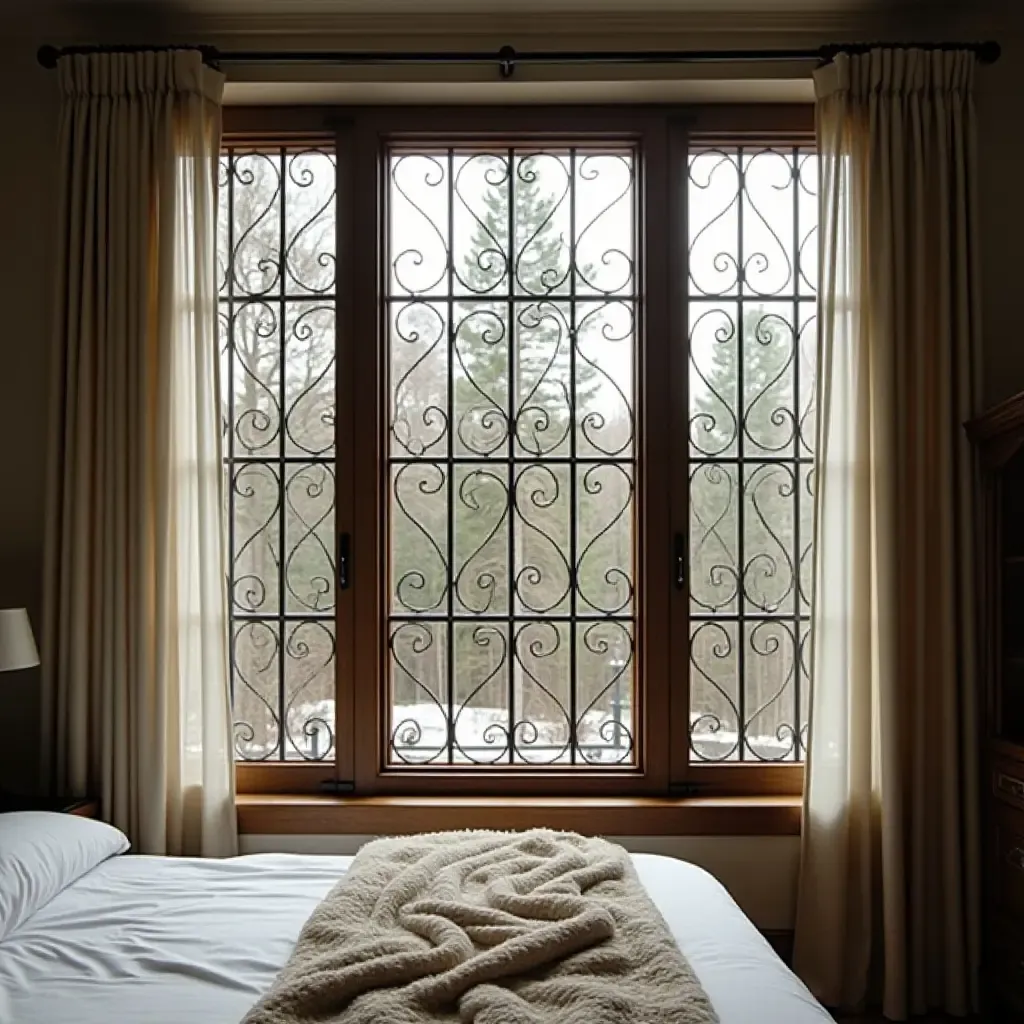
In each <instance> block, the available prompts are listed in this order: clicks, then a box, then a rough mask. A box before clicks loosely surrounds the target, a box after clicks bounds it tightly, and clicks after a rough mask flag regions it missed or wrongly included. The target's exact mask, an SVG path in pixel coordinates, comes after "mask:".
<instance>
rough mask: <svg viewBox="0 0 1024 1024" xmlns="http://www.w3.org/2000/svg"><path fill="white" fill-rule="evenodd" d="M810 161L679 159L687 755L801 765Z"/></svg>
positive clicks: (763, 154) (810, 390)
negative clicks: (683, 167) (684, 216)
mask: <svg viewBox="0 0 1024 1024" xmlns="http://www.w3.org/2000/svg"><path fill="white" fill-rule="evenodd" d="M816 180H817V157H816V155H815V154H814V153H813V151H810V150H804V149H800V148H783V149H777V148H765V147H736V148H715V149H707V150H698V151H696V152H694V153H691V155H690V158H689V187H688V209H689V217H688V222H689V279H688V294H689V339H688V345H689V364H690V371H689V404H690V408H689V448H688V450H689V458H690V467H689V478H690V507H689V514H690V549H689V562H690V565H689V581H690V615H691V629H690V753H691V758H692V759H693V760H698V761H735V760H744V761H767V760H771V761H784V760H790V761H792V760H802V759H803V756H804V751H805V749H806V728H807V726H806V713H807V690H808V687H809V678H808V671H807V661H808V657H807V656H808V654H809V646H808V643H807V633H808V629H809V615H810V604H809V597H810V572H811V537H812V529H813V503H814V494H813V486H814V474H813V445H814V430H815V408H814V373H815V365H814V364H815V359H814V345H815V338H814V304H815V284H816V267H815V262H816V259H817V256H816V251H817V250H816V246H817V219H816V218H817V205H816V203H817V200H816V195H815V183H816Z"/></svg>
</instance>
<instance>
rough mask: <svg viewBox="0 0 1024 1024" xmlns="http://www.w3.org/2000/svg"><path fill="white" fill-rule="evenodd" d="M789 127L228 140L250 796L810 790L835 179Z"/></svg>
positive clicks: (437, 126) (236, 638)
mask: <svg viewBox="0 0 1024 1024" xmlns="http://www.w3.org/2000/svg"><path fill="white" fill-rule="evenodd" d="M275 117H276V119H277V121H278V124H280V123H281V117H282V115H281V113H280V112H277V113H276V114H275ZM719 120H721V118H720V117H719ZM749 120H750V118H749V117H745V123H749ZM770 127H771V126H770V125H769V128H770ZM787 132H788V134H786V135H785V136H784V137H783V135H782V133H780V132H779V131H772V132H770V133H767V134H765V135H764V136H763V141H759V140H758V139H757V138H756V137H753V136H752V135H751V133H750V131H749V127H747V128H745V130H744V132H743V134H742V139H740V137H738V136H737V137H733V138H730V137H729V136H728V134H725V135H723V133H722V132H721V131H720V130H719V129H718V128H716V129H715V135H714V136H712V135H701V133H700V132H699V131H695V130H693V128H692V127H691V128H690V130H689V132H688V133H687V132H684V131H683V130H682V129H680V128H679V127H678V126H677V125H676V124H675V123H673V122H672V121H671V120H670V119H669V118H667V117H665V116H662V115H661V114H656V113H652V112H651V111H650V110H647V111H639V110H636V111H633V110H631V109H630V108H618V109H616V110H614V111H604V112H599V111H588V112H586V113H580V112H561V113H559V112H555V111H543V112H542V111H517V112H512V111H509V112H501V113H499V112H480V111H476V112H473V111H470V112H467V111H461V112H455V113H454V114H453V115H452V116H451V117H448V116H446V115H445V114H444V113H443V112H438V111H435V112H433V113H432V114H430V115H424V114H422V113H417V112H408V111H406V112H401V113H399V112H394V113H389V112H369V111H367V112H361V113H358V114H357V115H356V116H355V117H354V119H353V120H352V121H351V122H350V124H349V125H348V126H347V127H346V129H344V130H343V131H342V132H341V133H340V134H338V135H336V136H333V137H329V136H309V135H303V136H301V138H300V137H299V136H298V135H297V133H295V132H293V133H291V134H285V135H283V136H278V137H277V138H276V139H275V138H274V137H272V136H269V135H268V136H266V137H265V138H260V137H259V136H258V135H256V136H253V134H252V133H251V132H248V133H247V135H246V137H245V138H242V137H237V138H232V137H231V136H230V134H229V135H228V136H227V142H226V145H225V150H224V154H223V158H222V167H221V191H220V195H221V231H220V236H221V242H220V257H221V275H222V276H221V282H220V303H221V329H222V341H223V348H222V350H223V381H224V451H225V489H226V493H227V500H228V509H227V513H228V521H229V530H230V539H231V556H232V563H231V572H230V578H229V580H228V585H229V592H230V595H231V609H232V623H231V630H232V669H233V700H234V709H235V749H236V756H237V758H238V760H239V762H242V763H244V765H245V767H244V768H243V769H241V770H242V771H243V772H244V773H247V774H245V775H244V781H243V784H242V788H243V789H246V788H248V789H255V790H258V789H261V788H270V789H284V790H288V789H297V790H301V789H309V788H314V787H315V786H316V785H318V784H319V783H321V782H324V781H330V782H332V783H333V784H334V785H335V786H336V787H337V788H340V789H341V790H342V791H351V792H355V793H367V794H372V793H410V794H412V793H417V792H420V793H434V792H441V791H444V792H450V793H459V792H465V793H467V794H469V793H484V794H502V793H516V794H527V793H532V792H538V793H564V794H571V793H587V792H589V793H600V794H614V793H620V794H623V795H628V794H631V793H632V794H643V793H646V794H662V795H668V794H670V793H672V792H682V791H683V790H684V788H685V787H694V788H698V789H699V788H701V787H703V786H707V787H708V788H709V789H710V790H715V791H736V792H756V791H767V790H772V791H780V789H781V790H783V791H795V790H796V789H798V787H799V782H798V781H797V782H795V783H790V782H780V779H781V778H782V776H780V775H779V774H778V772H779V771H780V770H785V769H784V767H783V766H785V765H789V766H790V767H789V769H788V770H790V771H798V770H799V763H800V762H801V761H802V760H803V756H804V752H805V748H806V724H805V723H806V706H807V693H808V689H809V685H810V680H809V676H808V672H807V661H808V656H809V646H808V618H809V600H808V599H809V582H810V539H811V526H812V503H813V439H814V401H813V395H814V337H813V331H814V303H815V290H814V286H815V280H814V269H815V264H816V256H815V249H816V187H815V185H816V177H817V161H816V157H815V154H814V151H813V147H812V143H811V140H810V136H809V135H808V134H807V133H806V132H805V131H802V130H801V131H789V130H788V129H787ZM357 195H359V196H363V197H364V199H363V201H362V202H357V201H356V199H355V197H356V196H357ZM368 195H369V196H373V195H376V197H377V201H376V202H375V203H374V202H368V201H366V196H368ZM737 770H739V771H740V775H739V776H737V775H736V771H737ZM771 772H775V774H774V775H771V774H770V773H771ZM730 773H732V774H730ZM240 778H243V776H240ZM786 778H789V776H787V777H786ZM793 778H794V779H798V778H799V777H798V776H793ZM723 780H727V781H724V782H723Z"/></svg>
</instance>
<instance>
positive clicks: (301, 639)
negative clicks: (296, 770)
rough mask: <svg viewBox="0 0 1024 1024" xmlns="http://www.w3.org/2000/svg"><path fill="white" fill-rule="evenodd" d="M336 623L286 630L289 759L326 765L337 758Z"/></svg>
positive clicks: (315, 622) (308, 622)
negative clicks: (335, 698)
mask: <svg viewBox="0 0 1024 1024" xmlns="http://www.w3.org/2000/svg"><path fill="white" fill-rule="evenodd" d="M334 656H335V642H334V623H333V622H331V621H329V620H324V619H307V620H303V621H301V622H288V623H287V624H286V626H285V645H284V692H285V708H284V722H285V757H286V758H289V759H294V760H304V761H323V760H325V759H327V758H329V757H333V756H334V665H335V657H334Z"/></svg>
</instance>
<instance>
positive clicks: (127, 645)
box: [44, 50, 237, 856]
mask: <svg viewBox="0 0 1024 1024" xmlns="http://www.w3.org/2000/svg"><path fill="white" fill-rule="evenodd" d="M59 74H60V83H61V89H62V93H63V106H62V116H61V129H60V157H61V166H62V168H63V173H64V179H63V183H62V187H63V193H62V208H61V234H60V249H59V254H58V266H57V295H56V324H55V349H54V352H55V354H54V390H53V396H52V401H53V406H54V427H53V450H52V459H51V477H50V497H49V521H48V550H47V578H46V595H45V597H46V605H47V615H46V625H45V631H44V634H45V635H44V701H45V704H44V745H45V756H46V764H47V767H48V769H49V772H50V784H51V787H52V788H56V789H60V790H64V791H69V792H77V793H85V792H88V793H92V794H96V795H98V796H99V797H100V799H101V801H102V813H103V815H104V817H105V818H107V819H108V820H110V821H112V822H114V824H116V825H118V826H119V827H121V828H122V829H124V830H125V831H126V832H127V833H128V834H129V836H130V837H131V839H132V842H133V844H134V847H135V849H136V851H138V852H141V853H172V854H182V853H183V854H202V855H209V856H218V855H228V854H231V853H234V852H235V850H236V845H237V841H236V827H235V809H234V765H233V762H232V744H231V730H230V720H231V718H230V705H229V674H228V671H229V670H228V649H227V645H228V632H227V607H226V601H227V596H226V593H225V585H224V580H225V543H224V536H223V534H224V530H223V505H222V501H221V488H222V477H221V465H220V397H219V396H220V389H219V384H218V373H219V358H218V351H217V319H216V317H217V310H216V274H217V271H216V215H217V199H216V191H217V177H216V175H217V162H218V157H219V145H220V97H221V92H222V89H223V78H222V76H221V75H220V74H218V73H217V72H215V71H212V70H211V69H209V68H207V67H205V66H204V65H203V62H202V59H201V57H200V55H199V54H198V53H197V52H195V51H187V50H180V51H171V52H138V53H125V54H96V55H89V56H71V57H65V58H63V59H62V60H61V61H60V64H59Z"/></svg>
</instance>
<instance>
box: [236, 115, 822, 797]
mask: <svg viewBox="0 0 1024 1024" xmlns="http://www.w3.org/2000/svg"><path fill="white" fill-rule="evenodd" d="M325 130H329V131H331V132H332V133H333V134H334V136H335V139H336V151H337V184H338V192H337V196H338V199H337V203H338V208H337V216H338V222H337V223H338V227H337V239H338V244H337V260H338V263H337V267H338V284H337V294H338V298H337V300H336V301H337V318H336V320H337V339H338V343H337V382H338V385H337V386H338V391H337V413H336V423H337V427H336V430H337V438H338V440H339V441H340V440H341V439H342V438H343V437H345V436H348V438H349V439H350V440H349V441H348V442H347V443H338V444H337V446H336V451H337V460H338V461H337V471H336V480H337V495H336V511H335V516H336V529H337V532H338V534H339V536H340V535H341V534H345V533H347V534H349V535H350V536H351V538H352V541H351V552H350V566H349V571H350V574H351V577H352V581H353V585H352V586H351V587H350V588H349V589H347V590H339V591H338V595H337V596H338V601H337V610H336V630H337V653H336V721H335V741H336V742H335V762H334V764H333V766H332V765H331V764H330V762H326V763H325V762H319V763H302V762H296V763H292V762H276V763H247V762H239V763H237V765H236V770H237V787H238V791H239V793H240V794H259V793H267V794H301V793H306V794H309V793H316V792H324V791H327V792H332V793H335V794H337V793H343V794H352V795H353V796H355V797H366V798H375V799H376V798H384V797H386V798H392V797H393V798H396V799H397V798H399V797H409V798H415V797H416V796H417V795H418V796H421V797H423V798H425V799H426V798H430V799H436V798H438V797H452V798H472V797H478V798H479V797H495V796H498V797H502V798H505V797H507V798H510V799H515V798H530V797H539V798H544V799H550V798H553V797H565V798H572V797H574V796H576V797H587V798H596V797H609V798H623V799H628V798H637V799H641V798H665V799H668V798H673V797H686V796H694V795H696V794H700V795H701V796H703V797H708V798H710V797H715V798H719V797H722V798H729V797H744V796H751V797H753V796H758V795H760V796H762V797H768V796H778V797H791V796H796V795H798V794H799V793H800V792H802V788H803V775H804V769H803V765H802V764H799V763H788V764H771V763H741V762H730V763H723V764H714V765H704V764H695V763H693V762H691V761H690V758H689V697H690V694H689V652H688V644H687V641H686V637H687V629H684V628H682V624H683V623H686V622H688V595H687V594H684V593H680V592H677V591H676V590H675V589H674V588H673V587H672V582H671V578H670V576H671V573H670V568H671V551H672V538H673V534H674V528H676V527H678V522H677V521H676V520H677V518H678V516H679V509H680V508H685V507H686V501H687V500H688V497H689V496H688V495H687V494H685V493H682V495H680V488H682V491H683V492H685V491H686V481H685V466H683V465H681V464H680V461H679V460H680V459H681V458H682V455H680V454H679V452H680V449H679V446H678V445H675V446H673V445H672V444H671V443H670V440H669V438H670V436H675V437H683V438H685V437H686V436H687V395H686V379H687V371H686V358H687V353H686V351H685V346H681V345H679V344H673V339H678V338H685V337H686V335H687V331H686V321H685V317H686V302H687V297H686V287H685V280H686V278H685V273H686V261H687V251H686V232H685V220H684V218H685V215H686V150H687V144H688V138H689V137H690V136H692V135H699V136H700V137H701V142H702V143H705V142H706V141H708V140H710V139H712V138H713V137H716V136H717V137H720V140H721V141H722V142H728V143H736V142H743V143H744V144H761V143H784V144H787V145H788V144H793V143H802V144H806V143H807V142H808V140H811V141H813V109H812V108H811V107H810V106H805V105H792V106H789V105H787V106H775V105H763V106H742V107H736V106H731V105H729V106H725V105H723V106H716V107H700V108H679V107H676V108H665V107H652V106H633V105H622V106H603V107H564V106H563V107H545V106H533V107H475V108H440V109H438V108H416V107H378V108H255V107H251V108H241V107H240V108H227V109H226V110H225V112H224V131H225V143H230V144H232V145H239V144H244V143H264V142H268V141H271V142H273V143H275V144H281V143H285V142H291V141H295V140H299V141H301V140H302V139H303V138H308V137H310V136H315V137H320V138H322V135H323V133H324V131H325ZM442 138H443V140H444V142H445V144H458V143H471V142H492V143H493V142H495V141H498V140H501V141H502V142H506V141H508V142H522V141H525V140H527V139H529V140H533V141H538V140H544V139H551V140H552V141H558V142H571V141H573V140H575V139H581V140H585V141H588V142H593V141H600V140H601V139H602V138H604V139H608V140H620V141H621V140H623V139H631V140H635V141H636V142H637V144H638V146H639V152H640V161H641V167H642V175H638V179H637V180H638V183H639V184H640V188H641V202H640V207H639V208H640V211H641V237H642V239H643V243H644V244H643V246H642V248H641V250H640V255H639V260H640V261H642V275H643V276H642V278H641V281H642V283H641V287H640V289H639V290H640V292H641V294H642V295H643V300H642V310H643V313H642V316H643V322H642V328H641V330H640V332H638V338H639V341H638V346H637V359H638V363H639V368H638V371H637V386H638V396H637V406H638V411H639V412H640V416H638V429H637V439H636V443H637V487H636V500H637V513H638V519H637V523H638V530H637V547H638V558H637V564H638V567H639V571H638V577H639V579H640V580H641V581H642V582H641V586H640V587H639V588H638V591H637V596H638V606H637V627H636V630H637V641H636V651H637V665H638V667H637V695H638V704H639V708H640V710H639V713H638V720H639V721H640V723H641V725H640V730H639V731H640V732H641V734H642V736H643V740H642V741H641V743H640V745H639V748H638V758H637V766H636V767H630V768H622V769H619V768H612V767H608V768H585V767H576V768H573V769H543V768H532V767H519V766H516V767H511V768H509V767H505V768H499V767H496V766H494V767H490V766H489V767H463V766H445V767H443V768H435V769H429V768H425V769H419V768H417V769H410V770H405V769H398V768H394V767H388V768H385V766H384V763H383V760H384V753H385V751H386V749H387V719H386V715H387V673H386V664H385V661H384V657H383V655H384V650H385V648H384V644H385V641H386V629H385V616H384V614H383V608H384V601H383V598H384V595H383V582H384V571H385V559H384V546H385V540H386V537H385V535H384V530H383V526H382V524H383V522H384V518H383V514H382V513H383V502H384V500H385V499H384V495H385V493H386V491H385V489H384V486H383V474H382V469H383V466H382V459H381V452H382V451H383V443H384V437H385V435H384V433H383V414H382V408H381V401H382V398H383V395H382V385H383V382H384V381H385V380H386V377H385V375H384V359H385V358H386V351H385V345H384V343H383V339H384V333H383V328H384V321H383V316H382V312H381V305H382V304H381V302H380V296H381V293H382V280H381V265H382V259H381V255H382V250H383V240H382V237H381V217H380V211H381V208H382V202H383V197H382V190H383V187H384V183H383V170H382V160H381V156H382V154H383V152H384V147H385V146H386V144H387V143H388V142H389V141H417V140H423V139H432V140H439V139H442ZM356 197H359V200H358V201H356ZM371 199H372V201H370V200H371ZM659 199H660V201H659ZM672 225H676V226H678V228H679V230H675V231H673V230H672ZM370 240H372V243H371V241H370ZM371 244H372V251H368V248H369V247H370V246H371ZM368 338H372V339H373V341H374V343H373V344H372V345H371V344H366V343H365V339H368ZM355 339H363V342H362V343H359V344H356V343H354V341H355ZM669 381H671V382H673V383H672V385H671V386H670V385H668V384H667V383H662V382H669ZM353 382H358V386H354V384H353ZM651 382H659V383H657V384H656V385H652V383H651ZM657 424H670V427H671V431H669V430H665V429H656V427H655V425H657ZM674 452H675V453H676V454H674ZM681 472H682V473H683V477H684V478H683V480H682V481H680V480H679V477H680V474H681ZM683 525H684V527H685V525H686V524H683ZM666 722H667V723H668V726H667V727H665V726H663V725H661V726H658V725H655V724H654V723H666ZM332 767H333V771H332Z"/></svg>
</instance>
